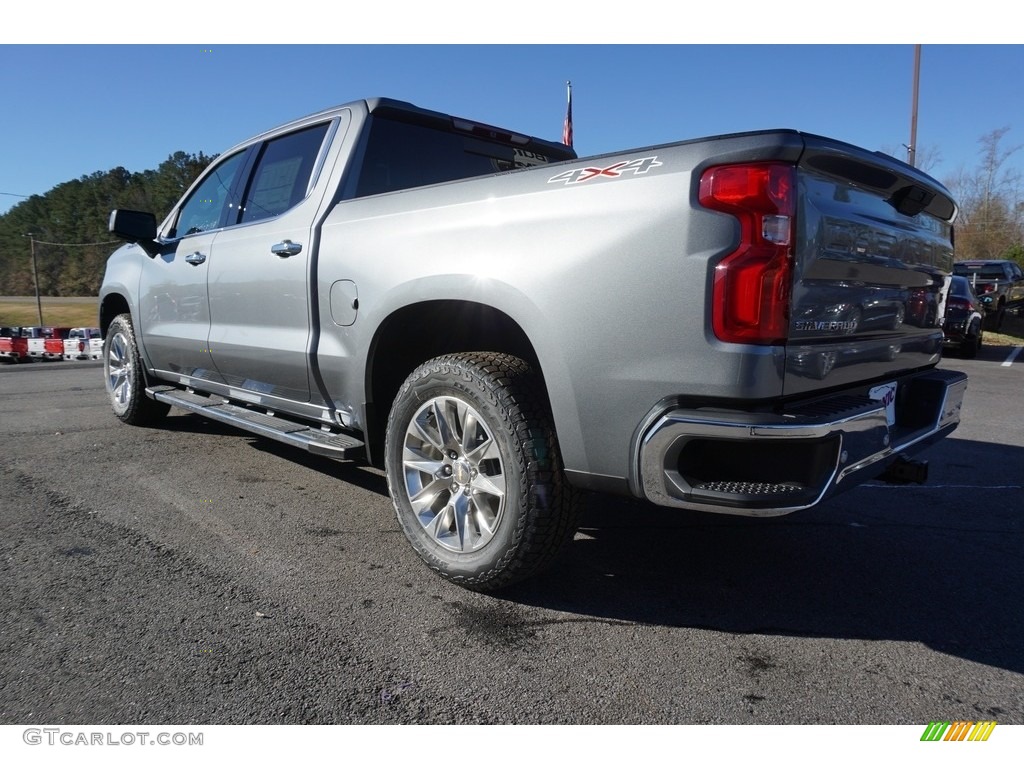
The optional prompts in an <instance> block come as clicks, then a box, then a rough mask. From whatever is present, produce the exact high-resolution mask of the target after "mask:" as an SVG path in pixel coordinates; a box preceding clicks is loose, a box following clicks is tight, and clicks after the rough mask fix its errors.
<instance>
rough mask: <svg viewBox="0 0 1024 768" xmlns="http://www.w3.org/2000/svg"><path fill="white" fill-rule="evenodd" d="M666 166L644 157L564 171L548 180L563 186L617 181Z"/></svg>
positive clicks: (655, 159)
mask: <svg viewBox="0 0 1024 768" xmlns="http://www.w3.org/2000/svg"><path fill="white" fill-rule="evenodd" d="M659 165H664V163H662V162H660V161H659V160H658V158H657V156H655V157H642V158H640V159H639V160H623V161H622V162H621V163H615V164H614V165H609V166H607V167H605V168H593V167H588V168H575V169H573V170H571V171H564V172H562V173H560V174H558V175H557V176H552V177H551V178H550V179H548V184H555V183H558V182H561V183H562V184H580V183H582V182H584V181H590V180H591V179H598V178H606V179H608V178H611V179H617V178H619V177H620V176H621V175H622V174H624V173H634V174H637V175H639V174H641V173H647V172H648V171H649V170H651V168H657V167H658V166H659Z"/></svg>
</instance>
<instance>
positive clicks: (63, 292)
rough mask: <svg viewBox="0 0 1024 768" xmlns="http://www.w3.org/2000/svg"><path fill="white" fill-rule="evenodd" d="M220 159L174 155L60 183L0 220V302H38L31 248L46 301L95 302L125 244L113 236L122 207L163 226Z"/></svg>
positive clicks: (201, 155) (176, 153)
mask: <svg viewBox="0 0 1024 768" xmlns="http://www.w3.org/2000/svg"><path fill="white" fill-rule="evenodd" d="M213 159H214V157H213V156H209V155H205V154H203V153H202V152H200V153H199V154H189V153H187V152H180V151H179V152H175V153H174V154H172V155H170V156H168V158H167V159H166V160H165V161H164V162H162V163H161V164H160V166H159V167H158V168H157V169H156V170H147V171H141V172H135V173H132V172H130V171H128V170H126V169H125V168H122V167H117V168H113V169H111V170H109V171H97V172H95V173H92V174H90V175H87V176H82V177H81V178H78V179H75V180H73V181H67V182H64V183H62V184H58V185H57V186H56V187H54V188H53V189H51V190H50V191H49V192H47V193H46V194H43V195H33V196H32V197H30V198H28V199H27V200H25V201H23V202H21V203H18V204H17V205H15V206H14V207H12V208H11V209H10V210H9V211H7V213H5V214H3V215H2V216H0V295H3V296H31V295H33V294H34V293H35V285H34V283H33V277H32V259H31V255H32V253H31V252H32V249H33V248H34V250H35V261H36V265H37V272H38V276H39V292H40V294H41V295H43V296H96V295H98V294H99V289H100V283H101V282H102V281H103V271H104V268H105V266H106V261H107V257H108V256H109V255H110V253H111V252H112V251H113V250H114V249H115V248H116V247H117V246H118V245H120V244H121V242H120V241H118V242H112V240H113V238H112V237H111V235H110V233H109V232H108V231H107V222H108V221H109V219H110V212H111V211H112V210H114V209H115V208H128V209H132V210H137V211H152V212H153V213H155V214H156V217H157V221H160V220H162V219H163V217H164V216H166V215H167V213H168V212H169V211H170V210H171V207H172V206H173V205H174V204H175V203H176V202H178V199H179V198H180V197H181V196H182V194H183V193H184V192H185V190H186V189H188V187H189V185H191V184H192V182H193V181H194V180H195V178H196V177H197V176H198V175H199V174H200V173H202V171H203V170H204V169H205V168H206V167H207V166H208V165H209V164H210V163H211V162H212V161H213Z"/></svg>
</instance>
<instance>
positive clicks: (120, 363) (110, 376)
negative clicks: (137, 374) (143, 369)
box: [106, 333, 134, 407]
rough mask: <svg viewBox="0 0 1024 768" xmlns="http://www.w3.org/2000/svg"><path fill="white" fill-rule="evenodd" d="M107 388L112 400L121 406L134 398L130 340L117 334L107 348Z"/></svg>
mask: <svg viewBox="0 0 1024 768" xmlns="http://www.w3.org/2000/svg"><path fill="white" fill-rule="evenodd" d="M106 363H107V387H108V389H109V391H110V397H111V399H112V400H113V401H114V402H115V403H116V404H117V405H119V406H122V407H123V406H125V405H127V404H128V402H129V401H130V400H131V397H132V375H133V373H134V371H133V369H132V363H131V360H130V359H129V355H128V340H127V339H126V338H125V337H124V334H121V333H117V334H115V335H114V337H113V338H112V339H111V340H110V345H109V347H108V348H107V360H106Z"/></svg>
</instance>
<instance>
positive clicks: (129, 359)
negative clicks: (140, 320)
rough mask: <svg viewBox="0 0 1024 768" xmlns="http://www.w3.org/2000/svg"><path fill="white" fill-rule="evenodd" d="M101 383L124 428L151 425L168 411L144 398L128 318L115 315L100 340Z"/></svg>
mask: <svg viewBox="0 0 1024 768" xmlns="http://www.w3.org/2000/svg"><path fill="white" fill-rule="evenodd" d="M103 381H104V383H105V384H106V389H107V396H108V397H109V398H110V407H111V408H112V409H113V411H114V415H116V416H117V418H119V419H120V420H121V421H123V422H124V423H125V424H132V425H134V426H147V425H150V424H154V423H156V422H157V421H159V420H160V419H162V418H163V417H164V416H166V415H167V411H169V410H170V408H171V406H170V405H168V404H167V403H161V402H157V401H156V400H150V399H149V398H148V397H146V383H145V379H144V377H143V373H142V358H141V357H140V356H139V347H138V344H137V343H136V341H135V329H134V328H133V327H132V318H131V315H127V314H124V315H118V316H117V317H115V318H114V320H113V322H111V323H110V328H108V329H107V335H106V338H105V339H104V340H103Z"/></svg>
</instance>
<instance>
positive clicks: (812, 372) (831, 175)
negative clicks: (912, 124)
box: [784, 136, 956, 396]
mask: <svg viewBox="0 0 1024 768" xmlns="http://www.w3.org/2000/svg"><path fill="white" fill-rule="evenodd" d="M805 139H806V150H805V152H804V154H803V156H802V157H801V160H800V164H799V173H798V177H797V178H798V183H799V185H800V192H801V193H800V195H799V196H798V200H799V201H800V202H799V206H800V207H799V209H798V212H797V227H798V229H797V233H796V260H795V264H794V282H793V289H792V297H791V305H790V306H791V314H790V327H789V340H788V343H787V348H786V371H785V383H784V391H785V394H786V395H787V396H794V395H800V394H802V393H806V392H811V391H814V390H821V389H822V386H823V385H824V386H825V387H828V388H831V387H833V386H834V387H842V386H849V385H851V384H855V383H860V382H865V381H880V380H882V379H884V378H887V377H896V376H897V375H898V374H900V373H901V372H906V371H910V370H915V369H920V368H923V367H926V366H928V365H932V364H934V363H935V362H937V361H938V359H939V357H940V354H941V349H942V329H941V315H942V313H943V304H944V295H945V292H946V290H945V289H946V284H947V279H948V278H947V275H948V273H949V272H950V270H951V268H952V263H953V227H952V219H953V218H954V216H955V213H956V206H955V204H954V203H953V201H952V198H951V196H950V194H949V192H948V191H947V190H946V189H944V188H943V187H942V186H941V185H940V184H938V183H937V182H936V181H935V180H934V179H931V178H930V177H928V176H927V175H925V174H922V173H920V172H918V171H917V170H915V169H914V168H912V167H910V166H908V165H906V164H904V163H901V162H900V161H898V160H895V159H893V158H890V157H888V156H885V155H881V154H878V153H870V152H866V151H864V150H861V149H858V148H856V147H852V146H849V145H845V144H842V143H840V142H834V141H831V140H829V139H824V138H821V137H816V136H805Z"/></svg>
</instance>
